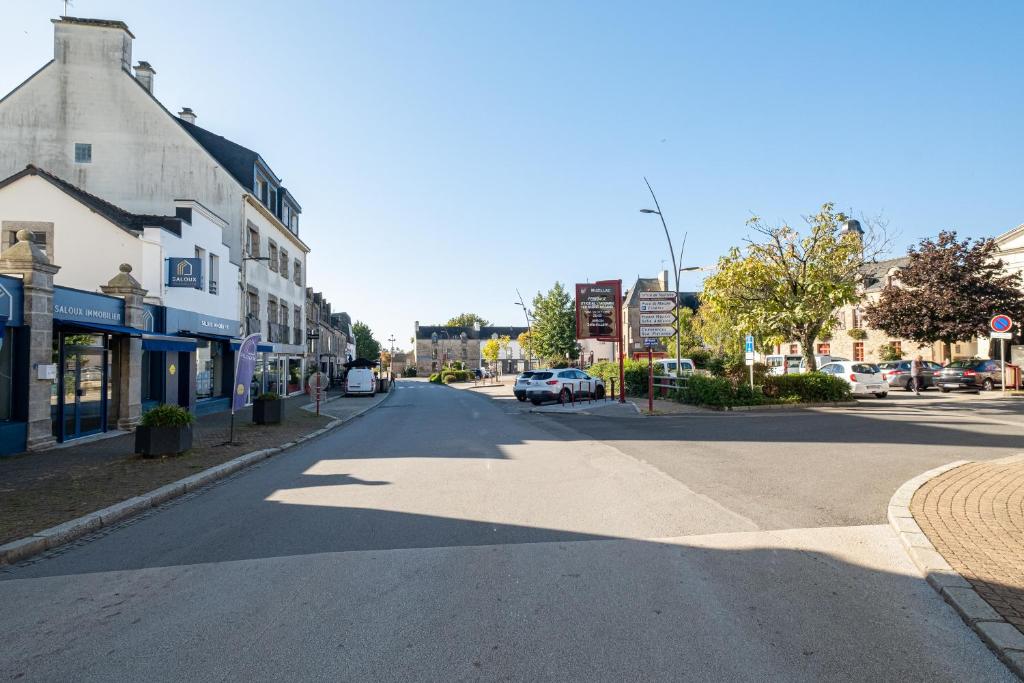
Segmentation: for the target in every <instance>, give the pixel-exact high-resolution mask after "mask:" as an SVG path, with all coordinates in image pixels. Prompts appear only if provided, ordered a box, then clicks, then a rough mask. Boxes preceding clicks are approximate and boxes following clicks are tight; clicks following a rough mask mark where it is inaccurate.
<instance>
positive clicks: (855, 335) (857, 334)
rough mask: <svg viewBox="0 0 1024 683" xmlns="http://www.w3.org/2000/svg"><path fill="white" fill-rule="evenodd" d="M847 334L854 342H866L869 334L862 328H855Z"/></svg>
mask: <svg viewBox="0 0 1024 683" xmlns="http://www.w3.org/2000/svg"><path fill="white" fill-rule="evenodd" d="M846 334H847V335H848V336H849V337H850V339H853V340H854V341H864V340H865V339H867V338H868V333H867V331H866V330H864V328H862V327H853V328H850V329H849V330H847V331H846Z"/></svg>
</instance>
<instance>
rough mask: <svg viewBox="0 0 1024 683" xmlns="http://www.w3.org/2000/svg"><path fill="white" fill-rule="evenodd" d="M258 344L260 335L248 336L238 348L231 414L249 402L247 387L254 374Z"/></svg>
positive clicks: (250, 384) (249, 385)
mask: <svg viewBox="0 0 1024 683" xmlns="http://www.w3.org/2000/svg"><path fill="white" fill-rule="evenodd" d="M259 343H260V335H258V334H250V335H249V336H248V337H246V338H245V339H243V340H242V343H241V345H240V346H239V347H238V360H237V361H235V390H234V391H233V392H231V413H232V414H234V413H235V411H236V410H239V409H241V408H244V407H245V405H246V404H247V403H248V402H249V387H251V386H252V378H253V375H254V374H255V373H256V358H257V356H258V355H259V354H258V347H259Z"/></svg>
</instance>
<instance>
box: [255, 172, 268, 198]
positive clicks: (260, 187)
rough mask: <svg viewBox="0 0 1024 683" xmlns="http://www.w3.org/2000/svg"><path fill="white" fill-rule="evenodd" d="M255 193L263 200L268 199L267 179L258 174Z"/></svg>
mask: <svg viewBox="0 0 1024 683" xmlns="http://www.w3.org/2000/svg"><path fill="white" fill-rule="evenodd" d="M253 193H254V194H255V195H256V198H257V199H259V200H260V201H261V202H265V201H267V181H266V180H264V179H263V178H260V177H259V176H256V187H255V188H254V191H253Z"/></svg>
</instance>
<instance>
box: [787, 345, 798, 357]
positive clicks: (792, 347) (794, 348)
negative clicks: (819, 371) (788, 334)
mask: <svg viewBox="0 0 1024 683" xmlns="http://www.w3.org/2000/svg"><path fill="white" fill-rule="evenodd" d="M789 353H790V354H791V355H793V356H795V355H796V354H798V353H800V345H799V344H790V345H789Z"/></svg>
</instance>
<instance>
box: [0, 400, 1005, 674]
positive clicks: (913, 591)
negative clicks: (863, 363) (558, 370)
mask: <svg viewBox="0 0 1024 683" xmlns="http://www.w3.org/2000/svg"><path fill="white" fill-rule="evenodd" d="M887 419H888V418H885V417H883V416H879V418H878V419H877V420H874V419H873V421H871V424H873V425H875V426H878V424H877V423H884V422H886V420H887ZM924 419H925V418H923V417H922V416H918V415H915V414H911V415H910V416H909V417H906V416H904V417H900V416H895V417H893V418H892V421H893V422H900V423H914V422H919V421H922V420H924ZM994 419H1000V418H999V417H996V418H994ZM741 420H742V421H741ZM787 420H790V422H788V423H787V422H786V421H787ZM819 420H821V421H825V422H828V423H830V424H831V425H832V426H831V430H832V431H834V432H838V433H840V434H844V435H845V436H842V437H839V438H837V439H836V443H830V442H829V441H827V440H826V439H827V436H828V434H829V429H828V428H826V427H820V428H819V427H817V426H814V427H812V426H811V423H815V424H817V421H819ZM844 420H845V422H844ZM867 420H868V418H866V417H864V416H863V415H853V416H839V415H837V416H831V415H821V414H819V413H815V414H804V415H802V417H801V416H796V417H789V416H782V415H778V416H774V417H773V418H771V419H761V418H753V417H750V416H743V417H738V416H726V417H725V418H722V417H719V416H712V417H710V418H706V419H691V418H665V419H664V420H660V419H650V420H646V419H645V420H637V419H631V420H626V419H618V420H616V419H607V418H605V419H599V418H588V417H586V416H578V415H574V416H559V417H550V416H540V415H529V414H520V413H518V412H515V411H508V410H506V409H505V408H504V407H503V405H502V403H501V402H498V401H493V400H491V399H489V398H487V397H485V396H481V395H478V394H474V393H473V392H470V391H458V390H453V389H450V388H445V387H437V386H433V385H429V384H426V383H423V382H403V383H401V384H400V385H399V388H398V389H397V391H396V393H395V395H394V396H392V397H391V398H390V399H389V400H388V401H387V402H386V403H385V404H383V405H382V406H381V407H380V408H378V409H376V410H374V411H372V412H371V413H368V414H367V415H366V416H364V417H362V418H359V419H358V420H356V421H355V422H353V423H351V424H350V425H347V426H346V427H344V428H342V429H341V430H338V431H336V432H333V433H332V434H330V435H328V436H326V437H324V438H322V439H319V440H317V441H314V442H310V443H308V444H305V445H304V446H302V447H300V448H297V449H295V450H293V451H290V452H288V453H287V454H285V455H282V456H279V457H276V458H274V459H271V460H268V461H266V462H264V463H263V464H261V465H260V466H258V467H256V468H253V469H250V470H247V471H245V472H242V473H240V474H238V475H236V476H235V477H233V478H231V479H229V480H225V481H224V482H221V483H219V484H217V485H215V486H212V487H210V488H208V489H205V490H203V491H200V492H197V493H196V494H193V495H190V496H188V497H186V498H184V499H181V500H179V501H177V502H175V503H172V504H169V505H166V506H164V507H162V508H160V509H157V510H154V511H152V512H151V513H149V514H147V515H145V516H143V517H141V518H138V519H136V520H134V521H132V522H129V523H126V524H124V525H122V526H120V527H117V528H114V529H112V530H110V531H107V532H105V533H102V534H97V535H96V536H94V537H91V538H88V539H84V540H83V541H81V542H79V543H76V544H75V545H73V546H70V547H68V548H67V549H65V550H63V551H60V552H55V553H51V554H49V555H46V556H43V557H41V558H39V559H38V560H36V561H34V562H31V563H27V564H25V565H21V566H18V567H13V568H8V569H5V570H4V571H2V572H0V579H2V580H0V605H2V606H3V615H4V618H3V619H2V620H0V642H3V643H4V646H3V648H0V675H2V676H4V677H6V678H10V679H17V680H75V681H90V680H97V681H99V680H103V681H109V680H125V681H129V680H131V681H134V680H150V681H162V680H181V679H186V678H187V679H192V680H197V681H206V680H240V679H246V680H250V681H262V680H332V681H333V680H446V681H447V680H492V679H502V680H523V681H534V680H559V681H564V680H587V681H591V680H609V681H611V680H730V681H732V680H741V681H746V680H749V681H761V680H768V679H775V680H798V681H800V680H806V681H812V680H822V679H829V680H899V681H909V680H922V681H925V680H927V681H940V680H950V681H953V680H972V681H985V680H1013V679H1012V677H1011V675H1010V674H1009V672H1008V671H1007V670H1006V669H1005V668H1004V667H1003V666H1002V665H1001V664H999V663H998V662H997V660H996V659H995V658H994V657H993V656H992V655H991V654H990V653H989V652H988V651H987V650H986V649H985V647H984V646H983V645H982V644H981V642H980V641H979V640H978V638H977V637H976V636H975V635H974V633H973V632H972V631H970V630H969V629H968V628H967V627H966V626H965V625H964V624H963V623H962V622H961V621H960V619H959V618H958V617H957V616H956V614H955V613H954V612H953V611H952V609H950V608H949V607H948V606H947V605H945V604H944V603H943V602H942V600H941V599H939V598H938V597H937V596H936V594H935V593H934V592H933V591H932V589H931V588H930V587H928V586H927V584H925V583H924V581H922V580H921V579H920V578H919V576H918V575H917V574H916V572H915V571H914V569H913V567H912V566H911V565H910V563H909V561H908V560H907V558H906V556H905V554H904V552H903V550H902V548H900V547H899V545H898V542H897V541H896V539H895V537H894V536H893V535H892V533H891V531H889V529H888V527H887V526H885V525H884V524H881V523H880V522H881V515H882V512H881V511H880V510H875V509H873V507H872V506H873V505H874V503H873V502H872V501H868V502H864V501H859V500H858V495H857V494H856V493H850V492H846V493H843V495H839V492H838V491H837V489H838V488H841V487H840V486H839V483H841V481H842V477H839V476H838V475H834V474H828V476H826V473H829V472H830V467H834V466H839V464H840V463H844V462H846V464H845V465H843V467H844V468H845V471H846V472H847V473H848V475H849V474H850V473H853V472H860V474H859V478H856V479H848V480H847V484H848V486H850V487H853V486H860V485H862V484H863V485H865V486H866V489H865V491H864V493H863V495H864V496H865V497H871V498H872V500H873V499H874V498H879V497H884V499H885V501H887V500H888V496H889V495H891V493H892V490H893V489H895V487H896V486H898V485H899V483H902V479H901V480H900V481H897V482H895V483H894V484H893V485H892V486H891V488H890V489H889V491H888V493H887V494H885V493H884V488H885V487H886V486H889V482H888V478H899V477H900V476H902V474H901V471H902V469H906V470H907V476H906V477H904V479H905V478H909V476H913V475H914V474H917V473H919V472H920V471H921V470H922V469H927V468H928V467H929V466H931V465H930V464H928V462H926V461H927V460H928V458H929V457H931V458H933V459H935V464H938V463H939V462H945V461H946V460H949V459H953V458H945V454H943V453H934V454H932V455H930V456H929V455H926V454H925V453H924V452H919V453H918V452H914V451H915V449H917V448H919V446H918V445H917V444H911V443H902V445H901V446H899V447H891V448H890V449H889V450H890V455H889V457H890V458H891V459H892V460H893V461H900V460H901V459H904V458H910V459H911V461H912V462H909V463H903V464H900V465H893V466H891V467H888V468H882V467H880V465H879V461H880V460H881V459H882V457H883V456H882V454H881V451H882V450H884V444H883V440H882V437H881V436H878V437H877V439H876V437H875V436H874V435H872V436H871V437H870V438H869V437H867V436H861V437H857V438H856V439H855V437H854V432H850V431H848V430H849V429H852V428H854V427H856V426H857V425H858V424H860V423H861V422H865V421H867ZM851 421H852V422H851ZM785 424H789V425H790V432H791V433H797V434H798V435H799V436H798V437H793V436H789V437H786V436H785V431H784V430H783V426H784V425H785ZM644 425H646V426H647V428H648V430H649V431H643V427H644ZM715 425H718V427H715ZM723 428H724V430H725V432H726V433H728V435H729V436H728V438H725V437H721V436H714V435H715V434H716V433H719V434H720V433H722V430H723ZM883 428H884V426H883ZM907 428H908V429H909V428H910V427H907ZM990 428H992V429H991V431H990ZM892 429H897V428H896V427H893V428H892ZM916 429H919V430H925V431H923V432H921V433H930V432H928V431H927V430H928V429H936V430H939V429H940V428H939V427H927V428H926V427H923V426H920V427H917V428H916ZM999 429H1002V431H999ZM1007 429H1011V430H1012V429H1014V427H1012V426H1008V425H1001V427H1000V425H999V424H998V423H994V422H993V423H984V424H979V425H975V426H974V427H972V428H971V430H973V432H972V433H976V434H977V436H975V437H972V438H977V439H986V440H988V444H987V445H986V446H985V447H986V448H987V449H989V450H988V451H986V452H987V453H991V454H993V455H994V454H997V453H1001V452H1002V451H1003V450H1007V449H1012V448H1013V446H1011V445H1010V442H1011V441H1012V438H1011V437H1010V436H1007ZM844 430H846V431H844ZM948 431H956V430H948ZM872 434H873V433H872ZM759 435H761V436H760V437H759ZM1001 435H1003V436H1001ZM1004 436H1005V440H1004ZM696 437H699V438H696ZM905 441H909V437H907V439H905ZM854 442H856V443H857V444H860V445H864V443H867V445H868V446H869V448H868V449H867V451H866V453H865V454H863V455H862V454H861V453H860V451H858V450H856V449H852V450H848V449H847V446H850V445H854ZM925 443H926V444H927V443H928V442H925ZM709 445H710V446H711V448H713V450H714V452H713V453H710V454H708V453H705V452H704V451H707V450H708V448H709ZM655 446H656V448H655ZM876 447H877V448H876ZM963 447H964V448H966V446H963ZM924 450H925V451H927V450H928V448H927V445H926V446H925V447H924ZM749 451H760V453H754V454H752V455H750V456H749V457H747V460H746V461H745V462H735V461H736V460H737V459H739V458H740V455H739V454H740V453H745V452H749ZM772 453H774V454H775V455H774V456H773V455H772ZM800 453H803V454H804V458H805V459H806V460H807V461H808V462H809V463H811V464H813V466H804V467H801V466H800V464H799V459H800V458H799V454H800ZM638 455H639V456H640V457H637V456H638ZM962 456H963V453H961V454H960V455H959V457H962ZM641 458H642V459H641ZM943 458H945V459H943ZM858 459H860V464H859V465H858V464H857V461H858ZM773 461H778V462H777V463H774V464H773ZM847 461H848V462H847ZM872 471H874V472H876V473H877V474H878V475H879V476H880V478H881V479H884V480H885V481H884V482H883V483H877V484H871V485H867V484H866V482H872V481H874V479H873V477H872V474H871V473H872ZM712 472H714V474H712ZM833 479H835V480H836V482H835V483H833ZM730 480H732V481H731V483H728V482H729V481H730ZM816 481H819V484H817V485H816V484H815V482H816ZM830 490H831V491H832V493H831V494H830V493H829V491H830ZM883 494H884V495H883ZM882 507H883V508H884V503H883V505H882Z"/></svg>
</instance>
